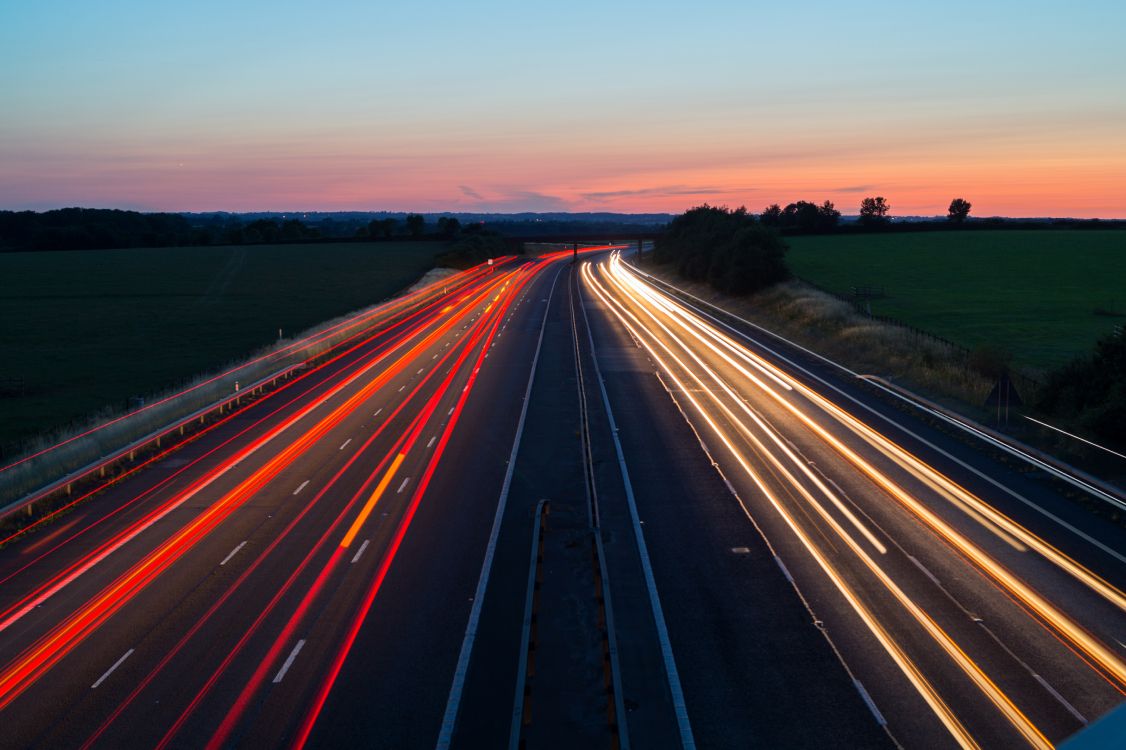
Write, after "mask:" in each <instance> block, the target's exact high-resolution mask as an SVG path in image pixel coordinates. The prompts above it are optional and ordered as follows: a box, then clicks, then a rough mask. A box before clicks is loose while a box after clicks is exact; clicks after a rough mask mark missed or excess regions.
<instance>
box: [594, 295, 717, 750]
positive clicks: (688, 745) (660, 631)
mask: <svg viewBox="0 0 1126 750" xmlns="http://www.w3.org/2000/svg"><path fill="white" fill-rule="evenodd" d="M579 307H580V308H581V309H582V311H583V319H584V320H585V321H586V335H587V339H588V340H589V342H590V356H591V359H592V360H593V361H594V375H595V379H596V380H597V381H598V388H599V390H600V391H601V393H602V405H603V406H604V407H605V408H606V419H607V420H608V421H609V422H610V435H611V436H612V437H613V439H614V451H615V452H616V453H617V454H618V468H619V470H620V471H621V474H622V484H623V486H624V487H625V491H626V504H627V505H628V506H629V515H630V519H631V520H632V521H633V534H634V538H635V539H636V540H637V552H638V557H639V558H640V560H641V570H642V573H644V577H645V587H646V589H648V592H649V605H650V607H651V608H652V610H653V621H654V625H655V626H656V629H657V640H658V641H659V642H660V645H661V658H662V659H663V660H664V664H665V676H666V677H667V678H668V683H669V692H670V693H671V694H672V705H673V712H674V713H675V714H676V723H677V727H678V728H679V729H680V744H681V746H682V747H684V748H685V750H692V749H693V748H695V747H696V740H695V739H694V738H693V736H692V725H691V724H690V722H689V721H688V706H687V704H686V703H685V701H684V690H683V689H682V688H681V686H680V674H679V672H677V669H676V659H675V658H674V657H673V653H672V642H671V641H670V640H669V631H668V627H667V626H666V625H665V615H664V610H662V608H661V599H660V596H659V595H658V594H657V581H656V578H655V577H654V575H653V566H652V564H651V563H650V561H649V549H648V547H646V545H645V535H644V533H642V530H641V518H640V516H639V515H638V512H637V501H636V500H635V498H634V495H633V483H632V482H630V478H629V470H628V469H627V468H626V457H625V453H624V452H623V451H622V442H621V440H620V439H619V438H618V423H617V421H616V420H615V419H614V411H613V409H611V408H610V396H609V394H607V392H606V382H605V381H604V380H603V378H602V368H601V367H599V366H598V353H597V352H596V351H595V348H594V333H593V331H592V330H591V327H590V319H589V316H588V315H587V313H586V304H585V303H584V302H583V298H582V284H581V282H580V284H579ZM625 720H626V718H625V717H621V719H620V721H625Z"/></svg>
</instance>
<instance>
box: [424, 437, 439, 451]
mask: <svg viewBox="0 0 1126 750" xmlns="http://www.w3.org/2000/svg"><path fill="white" fill-rule="evenodd" d="M437 439H438V436H437V435H435V436H434V437H432V438H430V442H429V443H427V444H426V447H427V448H429V447H431V446H432V445H434V441H435V440H437Z"/></svg>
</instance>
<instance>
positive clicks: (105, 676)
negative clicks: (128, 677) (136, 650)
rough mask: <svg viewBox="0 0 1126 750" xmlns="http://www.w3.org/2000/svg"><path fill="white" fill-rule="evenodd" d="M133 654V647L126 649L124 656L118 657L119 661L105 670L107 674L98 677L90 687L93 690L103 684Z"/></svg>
mask: <svg viewBox="0 0 1126 750" xmlns="http://www.w3.org/2000/svg"><path fill="white" fill-rule="evenodd" d="M132 655H133V649H129V650H128V651H126V652H125V654H124V655H122V657H121V658H120V659H118V660H117V661H115V662H114V663H113V666H112V667H110V668H109V669H107V670H106V671H105V674H103V675H102V676H101V677H99V678H98V681H97V682H95V683H94V684H93V685H91V686H90V689H91V690H93V689H94V688H96V687H98V685H101V684H102V683H103V682H105V681H106V678H107V677H109V676H110V675H111V674H113V670H115V669H117V668H118V667H120V666H121V665H122V664H124V663H125V660H126V659H128V658H129V657H130V656H132Z"/></svg>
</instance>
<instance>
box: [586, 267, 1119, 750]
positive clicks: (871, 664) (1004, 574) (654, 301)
mask: <svg viewBox="0 0 1126 750" xmlns="http://www.w3.org/2000/svg"><path fill="white" fill-rule="evenodd" d="M582 275H583V279H584V281H585V285H586V289H587V291H588V293H589V294H590V296H591V297H592V299H593V301H594V302H595V303H596V305H597V307H598V308H599V310H600V312H603V313H605V316H608V317H610V318H612V319H614V320H615V321H616V323H617V324H618V325H617V327H616V328H617V330H616V331H615V330H613V329H611V328H609V327H608V328H607V329H606V330H605V332H604V333H603V334H602V336H603V344H602V346H603V347H607V346H611V345H616V346H617V350H618V351H619V352H622V351H628V350H629V349H634V350H635V352H636V353H637V354H638V356H641V357H643V359H644V361H645V362H646V364H647V366H648V368H649V369H650V370H651V371H655V372H656V375H657V377H658V378H659V380H660V382H661V384H662V385H663V389H664V390H665V391H666V395H665V396H664V398H665V400H668V399H669V398H671V400H672V401H674V402H675V404H676V407H677V408H679V410H681V412H682V414H683V419H684V420H685V421H686V422H687V423H688V424H689V425H690V426H691V429H692V430H693V431H694V432H695V433H696V435H695V436H696V438H697V440H698V445H699V447H700V448H702V449H703V450H704V451H706V453H707V455H708V456H710V458H711V459H712V460H714V462H715V469H716V471H717V472H718V473H719V475H721V476H722V480H723V482H724V483H725V484H726V486H727V488H728V491H729V497H730V498H731V499H732V500H733V501H736V502H737V503H738V504H739V506H741V508H742V509H743V511H744V519H745V523H746V527H747V529H748V530H753V532H754V535H755V536H756V537H760V538H761V541H762V542H765V543H767V544H769V546H770V550H771V553H772V554H773V555H774V556H775V559H776V561H777V564H778V566H779V568H780V569H781V570H782V571H783V572H784V574H785V575H786V577H787V578H791V579H792V580H793V582H794V587H795V589H796V590H797V591H798V592H800V593H801V595H802V596H803V598H804V599H805V601H806V602H807V603H808V605H809V607H810V614H811V617H813V618H816V621H817V624H818V626H819V627H822V628H824V630H825V632H826V633H827V636H828V638H830V639H831V640H832V642H833V644H834V647H835V648H836V649H837V650H838V651H839V653H840V656H841V658H842V660H843V663H844V664H845V665H847V667H848V669H849V670H850V674H851V675H852V676H853V677H854V679H855V680H857V684H858V686H860V687H861V688H862V690H863V692H864V698H865V700H866V701H869V702H870V705H871V707H872V709H873V711H874V712H875V714H876V716H877V718H878V719H879V720H880V721H881V722H884V721H886V722H887V728H888V731H889V733H890V734H891V736H892V737H893V738H894V739H895V740H896V741H898V742H899V743H901V744H902V745H904V746H907V747H916V746H921V747H947V746H949V747H963V748H973V747H998V748H1014V747H1035V748H1046V747H1052V746H1053V743H1056V742H1058V741H1060V740H1062V739H1063V738H1066V737H1067V736H1069V735H1070V734H1072V733H1073V732H1075V731H1076V730H1078V729H1081V728H1082V727H1083V726H1084V725H1085V724H1086V723H1088V722H1090V721H1093V720H1094V719H1095V718H1097V717H1099V716H1100V715H1102V714H1104V713H1105V712H1107V711H1108V710H1110V709H1111V708H1113V707H1114V706H1116V705H1117V704H1119V703H1120V702H1121V701H1122V700H1123V696H1124V695H1126V693H1124V690H1126V645H1124V641H1126V595H1124V594H1123V592H1122V588H1121V587H1122V584H1123V578H1124V575H1123V574H1124V570H1126V567H1124V562H1126V558H1124V557H1123V555H1124V553H1126V545H1124V544H1123V541H1124V539H1123V532H1122V529H1121V527H1118V526H1115V525H1113V524H1110V523H1106V522H1103V521H1101V520H1100V519H1098V518H1097V517H1095V516H1092V515H1088V514H1083V513H1079V514H1077V515H1075V514H1073V515H1072V516H1065V513H1066V512H1067V511H1068V509H1067V508H1066V503H1064V504H1060V503H1059V502H1058V498H1049V499H1047V500H1044V501H1043V502H1041V501H1040V499H1039V498H1036V499H1035V500H1030V499H1029V498H1030V497H1033V496H1032V495H1031V493H1032V492H1035V491H1039V492H1043V491H1042V489H1041V490H1037V489H1036V488H1032V489H1030V490H1029V495H1028V496H1027V497H1026V496H1024V495H1021V494H1020V493H1021V492H1024V490H1017V491H1012V489H1011V487H1006V486H1005V485H1004V482H1005V481H1006V480H1005V479H1004V478H1003V477H1002V481H1001V482H1000V483H996V484H992V483H989V482H987V481H982V480H983V479H986V478H987V477H986V476H984V474H986V473H988V472H991V471H992V472H994V473H995V472H996V469H995V468H994V469H989V468H987V469H985V471H983V475H977V474H974V473H973V472H972V471H966V469H973V468H976V467H975V465H973V464H971V463H970V461H975V462H977V464H978V465H983V466H984V465H988V459H985V458H983V457H977V458H973V457H971V458H970V459H969V460H968V461H967V460H966V459H961V460H962V463H961V464H959V463H958V462H957V461H958V458H957V457H956V456H955V455H954V454H953V453H952V451H954V449H953V448H945V449H944V448H943V447H940V446H939V445H937V444H936V442H934V441H937V440H938V439H939V437H935V436H931V437H930V438H929V439H928V441H924V439H923V438H922V437H921V435H920V433H919V432H911V429H913V428H911V427H905V426H904V425H905V424H907V423H908V420H906V419H903V418H900V419H899V420H898V421H899V422H901V424H897V423H896V422H890V423H889V421H887V420H885V419H884V417H883V416H879V415H886V414H887V411H884V412H881V411H880V410H879V409H868V408H867V407H866V404H865V399H867V400H868V401H871V400H872V399H871V396H863V395H856V393H857V390H856V388H855V386H850V387H848V388H846V387H842V386H838V385H837V384H836V383H835V382H834V378H835V379H836V380H841V378H840V377H839V376H838V375H828V374H826V373H825V372H824V370H822V371H821V372H818V371H817V370H816V368H813V367H811V366H809V365H808V364H807V365H805V366H804V367H803V366H802V365H801V364H800V361H801V360H800V358H797V359H795V358H794V357H795V356H797V355H795V352H796V351H797V350H796V348H793V347H791V348H790V349H786V348H785V347H784V344H782V343H781V342H769V344H768V345H764V344H763V343H762V342H761V341H759V340H752V339H751V338H749V337H747V336H745V335H743V334H741V333H740V332H739V331H736V330H734V329H731V328H729V327H728V326H726V325H725V324H724V323H722V322H720V321H718V320H716V319H714V318H711V317H710V316H709V315H707V313H706V312H705V311H702V310H698V309H694V308H690V307H688V306H687V305H686V304H684V303H682V302H681V301H680V300H678V299H674V298H672V297H670V296H669V295H667V294H665V293H663V292H661V291H659V290H658V289H657V288H656V287H655V285H654V284H652V283H650V282H648V281H647V280H646V279H645V278H644V277H643V276H642V275H640V274H638V273H637V272H635V271H634V270H633V268H632V267H631V266H628V265H627V264H625V263H624V262H623V261H622V260H621V258H620V256H619V254H618V253H614V254H613V255H612V257H611V258H609V259H607V260H605V261H603V262H598V263H595V262H584V263H583V267H582ZM605 316H604V317H605ZM757 338H758V339H761V338H764V337H757ZM768 346H769V348H768ZM799 354H800V353H799ZM618 356H619V358H620V357H621V356H622V355H621V354H619V355H618ZM651 408H653V407H651ZM891 419H895V417H891ZM623 431H624V428H623ZM947 442H948V443H953V442H955V441H950V440H947ZM660 449H661V448H660V446H659V445H656V444H654V445H651V446H650V447H649V448H648V450H652V451H657V452H659V451H660ZM640 450H642V451H644V450H647V449H646V448H645V447H642V448H640ZM628 452H629V451H628V450H627V454H628ZM670 460H671V458H670ZM953 476H957V477H958V478H957V480H955V479H954V478H952V477H953ZM1021 481H1024V480H1021ZM1052 500H1055V501H1056V506H1057V507H1058V510H1053V509H1052V508H1053V506H1052V505H1050V502H1051V501H1052ZM685 502H691V500H690V499H689V498H685ZM1045 508H1047V510H1045ZM647 529H648V527H647ZM648 533H651V534H655V533H656V532H654V531H653V530H649V531H648ZM651 544H654V545H657V546H659V545H660V539H658V538H653V539H652V540H651ZM655 559H656V558H655ZM659 567H660V566H659V565H658V568H659ZM658 580H660V579H659V578H658ZM748 606H753V603H750V602H748ZM674 636H675V628H674ZM673 645H674V649H675V646H676V642H675V637H674V644H673ZM686 691H687V692H688V693H689V697H690V700H689V714H690V715H691V713H692V708H693V706H692V702H691V691H690V690H689V688H688V687H686Z"/></svg>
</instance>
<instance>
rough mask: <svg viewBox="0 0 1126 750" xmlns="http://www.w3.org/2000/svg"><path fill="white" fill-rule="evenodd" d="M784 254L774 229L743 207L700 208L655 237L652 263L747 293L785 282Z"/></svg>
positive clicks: (723, 288) (733, 291)
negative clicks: (654, 261)
mask: <svg viewBox="0 0 1126 750" xmlns="http://www.w3.org/2000/svg"><path fill="white" fill-rule="evenodd" d="M815 208H816V207H815ZM786 250H787V246H786V243H785V242H784V241H783V240H782V238H781V237H780V236H779V234H778V231H777V228H776V227H775V226H772V225H770V224H768V223H766V222H764V221H762V220H761V219H758V218H756V217H755V216H753V215H752V214H749V213H747V209H746V208H737V209H734V210H732V209H728V208H720V207H716V206H709V205H707V204H704V205H702V206H697V207H696V208H693V209H690V210H688V211H686V212H684V213H683V214H681V215H680V216H677V217H676V218H674V219H673V220H672V221H671V222H670V223H669V225H668V228H667V229H666V230H665V233H664V234H663V235H661V236H660V237H658V238H657V241H656V245H655V249H654V259H655V260H656V262H657V263H662V264H666V263H667V264H673V265H675V267H676V270H677V273H679V274H680V275H681V276H683V277H685V278H688V279H693V280H696V281H706V282H708V283H709V284H711V285H712V286H713V287H715V288H716V289H718V290H720V291H721V292H726V293H728V294H747V293H749V292H753V291H757V290H759V289H762V288H764V287H767V286H770V285H771V284H774V283H776V282H779V281H784V280H785V279H788V278H790V275H791V274H790V269H789V268H788V267H787V266H786V262H785V255H786Z"/></svg>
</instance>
